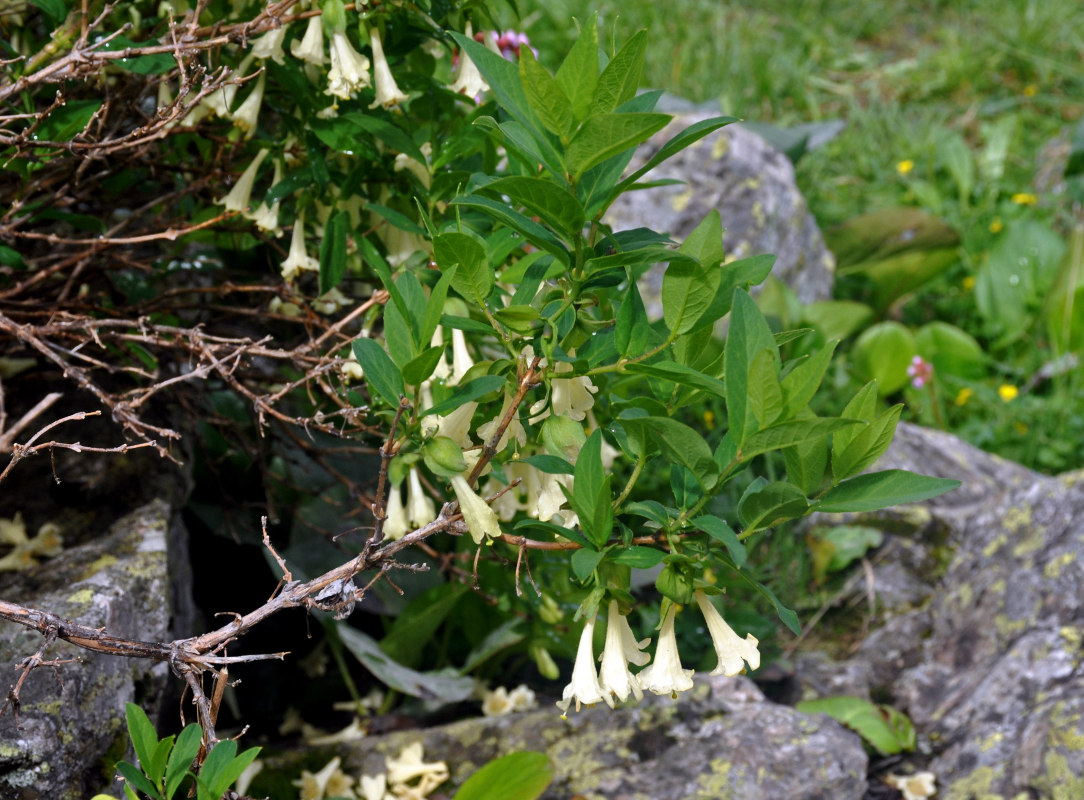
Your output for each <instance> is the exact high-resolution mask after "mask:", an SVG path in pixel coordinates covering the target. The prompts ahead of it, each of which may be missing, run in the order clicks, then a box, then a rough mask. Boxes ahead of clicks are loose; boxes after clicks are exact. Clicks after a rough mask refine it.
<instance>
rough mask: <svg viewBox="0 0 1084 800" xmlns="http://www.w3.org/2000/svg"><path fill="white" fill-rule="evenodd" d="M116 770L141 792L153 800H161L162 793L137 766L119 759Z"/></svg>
mask: <svg viewBox="0 0 1084 800" xmlns="http://www.w3.org/2000/svg"><path fill="white" fill-rule="evenodd" d="M117 772H119V773H120V774H121V776H122V777H123V778H124V780H126V781H128V783H130V784H131V785H132V786H134V787H135V788H136V789H138V790H139V791H141V792H143V794H145V795H147V796H148V797H152V798H154V800H162V795H161V794H159V793H158V790H157V789H156V788H155V786H154V784H153V783H151V782H150V781H149V780H148V779H147V776H146V775H144V774H143V773H142V772H141V771H140V769H139V768H138V767H136V766H134V765H133V764H129V763H128V762H127V761H121V762H120V763H119V764H117Z"/></svg>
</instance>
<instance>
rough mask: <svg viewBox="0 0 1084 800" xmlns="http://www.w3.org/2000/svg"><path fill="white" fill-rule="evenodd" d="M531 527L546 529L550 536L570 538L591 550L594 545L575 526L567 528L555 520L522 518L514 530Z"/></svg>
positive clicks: (571, 540)
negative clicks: (545, 520)
mask: <svg viewBox="0 0 1084 800" xmlns="http://www.w3.org/2000/svg"><path fill="white" fill-rule="evenodd" d="M530 528H535V529H537V530H540V531H545V532H546V533H547V534H549V535H550V536H561V537H563V538H565V539H568V540H569V541H570V542H575V543H576V544H578V545H580V547H584V548H586V549H588V550H591V549H592V548H593V547H594V545H593V544H591V542H589V541H587V539H585V538H584V536H583V534H582V533H580V532H579V531H578V530H576V529H575V528H565V527H563V526H561V525H558V524H557V523H555V522H542V521H541V520H537V519H521V520H520V521H519V522H517V523H516V524H515V528H514V530H517V531H519V530H523V529H530Z"/></svg>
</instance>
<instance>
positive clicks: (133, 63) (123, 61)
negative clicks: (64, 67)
mask: <svg viewBox="0 0 1084 800" xmlns="http://www.w3.org/2000/svg"><path fill="white" fill-rule="evenodd" d="M50 4H52V0H50ZM58 5H59V3H58ZM61 19H63V17H61ZM158 43H159V42H158V40H157V39H147V40H146V41H143V42H136V41H132V40H131V39H129V38H128V37H127V36H114V37H113V38H112V39H110V40H109V41H108V42H106V43H105V45H104V46H103V47H102V50H111V51H116V50H127V49H128V48H129V47H152V46H154V45H156V44H158ZM110 63H112V64H116V65H117V66H118V67H120V68H121V69H123V70H126V71H127V72H134V73H136V74H137V75H164V74H165V73H167V72H169V71H171V70H172V69H173V68H174V67H176V66H177V62H176V61H175V60H174V58H173V56H171V55H170V54H169V53H155V54H153V55H149V56H137V57H136V58H119V59H116V60H114V61H111V62H110Z"/></svg>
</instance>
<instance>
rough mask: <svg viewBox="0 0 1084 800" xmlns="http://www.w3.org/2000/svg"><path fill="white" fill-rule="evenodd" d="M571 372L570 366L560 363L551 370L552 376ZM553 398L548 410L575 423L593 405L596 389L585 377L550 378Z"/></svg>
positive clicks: (589, 379)
mask: <svg viewBox="0 0 1084 800" xmlns="http://www.w3.org/2000/svg"><path fill="white" fill-rule="evenodd" d="M562 372H572V365H571V364H569V363H568V362H566V361H562V362H560V363H559V364H557V365H556V366H555V367H554V368H553V373H554V375H557V374H560V373H562ZM550 385H551V386H552V388H553V397H552V399H551V402H550V408H551V410H552V411H553V413H554V414H557V415H558V416H564V417H568V418H569V419H574V420H576V421H577V422H579V421H580V420H582V419H583V418H584V417H585V416H586V415H587V412H588V411H590V410H591V407H592V406H593V405H594V404H595V398H594V394H595V392H597V391H598V387H597V386H595V384H593V383H592V382H591V378H590V377H588V376H587V375H581V376H579V377H578V378H556V377H555V378H552V379H551V381H550Z"/></svg>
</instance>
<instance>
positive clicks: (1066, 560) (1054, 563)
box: [1043, 553, 1076, 580]
mask: <svg viewBox="0 0 1084 800" xmlns="http://www.w3.org/2000/svg"><path fill="white" fill-rule="evenodd" d="M1074 561H1076V553H1062V554H1061V555H1060V556H1058V557H1057V558H1055V559H1053V560H1051V561H1050V562H1049V563H1047V565H1046V566H1045V567H1043V575H1045V576H1046V577H1047V578H1050V579H1051V580H1053V579H1054V578H1057V577H1058V576H1059V575H1061V571H1062V569H1064V568H1065V567H1067V566H1069V565H1070V564H1072V563H1073V562H1074Z"/></svg>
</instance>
